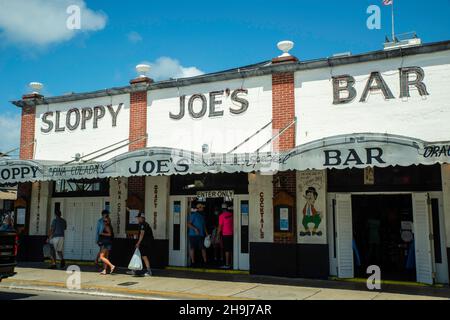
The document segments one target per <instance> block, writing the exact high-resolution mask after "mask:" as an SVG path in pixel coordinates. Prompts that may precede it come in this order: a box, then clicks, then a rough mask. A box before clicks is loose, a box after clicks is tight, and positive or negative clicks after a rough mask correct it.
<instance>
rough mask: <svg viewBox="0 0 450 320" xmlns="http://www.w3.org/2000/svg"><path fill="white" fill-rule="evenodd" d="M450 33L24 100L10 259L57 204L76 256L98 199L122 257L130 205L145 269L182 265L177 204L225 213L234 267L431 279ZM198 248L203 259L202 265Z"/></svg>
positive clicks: (439, 274) (7, 164)
mask: <svg viewBox="0 0 450 320" xmlns="http://www.w3.org/2000/svg"><path fill="white" fill-rule="evenodd" d="M449 82H450V43H449V42H441V43H435V44H428V45H422V46H417V47H412V48H407V49H401V50H393V51H390V52H384V51H380V52H373V53H368V54H362V55H358V56H348V57H336V58H330V59H322V60H315V61H311V62H308V61H305V62H303V61H298V60H297V59H295V58H294V57H288V58H287V59H286V58H284V59H280V58H276V59H273V60H272V61H267V62H264V63H260V64H257V65H254V66H250V67H244V68H239V69H235V70H230V71H226V72H221V73H215V74H210V75H203V76H199V77H194V78H189V79H178V80H170V81H162V82H153V81H151V80H150V79H148V78H137V79H134V80H132V81H131V83H130V86H127V87H123V88H114V89H110V90H104V91H97V92H90V93H84V94H73V95H69V96H61V97H42V96H39V95H27V96H24V97H23V99H22V100H19V101H16V102H15V104H16V105H17V106H19V107H21V108H22V111H23V112H22V114H23V116H22V139H21V148H22V150H21V160H16V161H12V160H11V161H0V177H1V179H2V180H3V182H4V183H14V182H18V183H20V186H19V200H18V201H17V206H16V209H22V210H23V208H25V209H26V213H27V216H26V219H25V223H24V224H23V225H18V226H17V227H18V228H19V229H21V231H22V234H23V237H24V241H23V243H25V244H26V245H25V247H24V248H23V250H25V251H26V252H24V253H23V254H22V257H23V259H25V260H26V259H29V260H33V259H35V260H39V259H42V257H40V251H42V250H39V244H40V243H42V242H43V241H44V240H45V236H46V234H47V233H48V228H49V225H50V222H51V219H52V217H53V213H54V211H55V210H56V209H60V210H61V211H62V213H63V217H64V218H65V219H66V220H67V222H68V230H67V231H66V244H65V252H66V256H67V258H69V259H75V260H93V259H94V258H95V255H96V253H97V250H98V247H97V245H96V243H95V224H96V221H97V220H98V219H99V218H100V212H101V211H102V210H103V209H105V208H106V209H108V210H109V211H110V213H111V220H112V223H113V227H114V230H115V235H116V240H115V244H114V247H115V250H114V253H113V259H115V260H116V261H117V263H118V264H119V265H120V264H124V265H126V264H127V263H128V261H127V260H129V257H130V256H131V254H132V248H133V243H134V242H135V240H134V237H135V236H136V233H137V226H136V224H135V219H134V216H135V214H136V213H137V212H145V213H146V219H147V222H149V223H150V225H151V227H152V229H153V232H154V235H155V238H156V241H155V247H154V251H155V254H154V257H153V260H154V261H155V263H154V264H155V265H156V266H158V267H167V266H179V267H188V266H189V264H190V262H189V258H188V249H189V241H188V235H187V221H188V219H189V212H190V206H191V203H192V202H193V201H194V200H196V199H200V200H202V201H204V202H205V204H206V209H207V210H206V211H207V212H206V215H207V218H208V217H209V218H210V219H211V221H212V222H211V225H210V227H211V228H213V226H214V224H215V222H214V221H215V220H214V219H215V218H214V217H215V213H216V211H217V210H218V209H219V208H220V205H221V203H222V202H224V201H227V202H229V203H232V204H233V208H234V210H233V211H234V227H235V228H234V250H233V267H234V269H236V270H241V271H245V272H247V271H248V272H250V273H252V274H271V275H281V276H289V277H306V278H308V277H309V278H328V277H337V278H353V277H364V276H365V275H366V270H367V267H368V266H371V265H378V266H379V267H380V269H381V272H382V277H384V278H385V279H394V280H405V281H417V282H423V283H448V280H449V269H448V262H449V254H450V250H449V248H450V239H449V238H450V216H449V215H450V165H449V164H448V163H450V162H449V160H450V143H449V141H450V131H449V130H448V127H449V126H448V123H449V122H450V102H449V101H450V92H449V91H448V90H447V88H448V84H449ZM212 257H213V253H211V258H212Z"/></svg>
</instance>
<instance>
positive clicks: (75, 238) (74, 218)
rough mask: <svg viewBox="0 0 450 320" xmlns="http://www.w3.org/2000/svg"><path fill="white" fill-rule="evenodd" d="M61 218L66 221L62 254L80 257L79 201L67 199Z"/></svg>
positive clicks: (73, 257)
mask: <svg viewBox="0 0 450 320" xmlns="http://www.w3.org/2000/svg"><path fill="white" fill-rule="evenodd" d="M63 218H65V219H66V222H67V230H66V232H65V235H64V256H65V258H67V259H81V247H82V221H83V206H82V203H81V202H80V201H76V200H67V202H66V212H65V213H64V212H63Z"/></svg>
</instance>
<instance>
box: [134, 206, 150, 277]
mask: <svg viewBox="0 0 450 320" xmlns="http://www.w3.org/2000/svg"><path fill="white" fill-rule="evenodd" d="M137 218H138V222H139V239H138V242H137V243H136V248H137V249H139V251H140V252H141V256H142V261H144V264H145V267H146V268H147V271H146V272H145V273H144V276H151V275H152V269H151V267H150V254H151V250H152V246H153V241H154V237H153V230H152V228H151V227H150V225H149V224H148V223H147V222H146V221H145V214H144V213H139V214H138V215H137Z"/></svg>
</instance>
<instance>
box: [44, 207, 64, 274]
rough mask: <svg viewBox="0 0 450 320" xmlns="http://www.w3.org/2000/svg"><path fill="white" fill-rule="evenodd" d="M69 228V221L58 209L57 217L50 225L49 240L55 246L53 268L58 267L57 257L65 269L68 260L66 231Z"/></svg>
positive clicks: (52, 259)
mask: <svg viewBox="0 0 450 320" xmlns="http://www.w3.org/2000/svg"><path fill="white" fill-rule="evenodd" d="M66 229H67V222H66V220H64V219H63V218H62V217H61V211H60V210H56V212H55V218H54V219H53V221H52V224H51V226H50V232H49V235H48V239H47V241H48V242H49V243H50V245H51V246H52V247H53V249H54V250H51V252H52V256H51V258H50V259H51V265H50V268H51V269H56V258H57V257H59V258H60V268H61V269H64V268H65V266H66V262H65V260H64V232H65V231H66Z"/></svg>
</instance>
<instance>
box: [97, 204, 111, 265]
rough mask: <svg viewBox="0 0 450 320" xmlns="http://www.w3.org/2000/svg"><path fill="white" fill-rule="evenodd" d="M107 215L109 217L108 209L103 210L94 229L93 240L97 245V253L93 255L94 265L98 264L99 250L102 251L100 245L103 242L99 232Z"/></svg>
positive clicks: (101, 230)
mask: <svg viewBox="0 0 450 320" xmlns="http://www.w3.org/2000/svg"><path fill="white" fill-rule="evenodd" d="M108 217H109V211H108V210H103V211H102V217H101V218H100V219H98V220H97V227H96V229H95V242H96V243H97V245H98V253H97V256H96V257H95V265H96V266H98V265H99V263H98V260H99V258H100V252H101V251H102V246H103V244H102V243H101V242H100V234H101V233H102V232H103V228H104V220H105V218H108Z"/></svg>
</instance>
